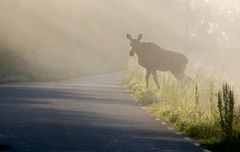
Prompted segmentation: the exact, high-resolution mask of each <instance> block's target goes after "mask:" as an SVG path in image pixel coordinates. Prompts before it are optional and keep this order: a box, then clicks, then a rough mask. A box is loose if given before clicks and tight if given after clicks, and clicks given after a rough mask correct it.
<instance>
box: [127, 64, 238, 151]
mask: <svg viewBox="0 0 240 152" xmlns="http://www.w3.org/2000/svg"><path fill="white" fill-rule="evenodd" d="M128 70H129V72H128V75H127V78H126V80H125V83H126V84H127V85H128V88H129V89H130V90H131V91H132V93H133V95H134V97H135V98H137V99H138V101H139V102H140V103H141V104H142V105H144V106H146V107H147V108H148V110H150V111H151V112H152V113H153V114H154V115H155V116H156V117H159V118H160V119H162V120H164V121H166V122H168V123H169V125H172V126H174V127H175V128H177V129H178V130H180V131H182V132H183V133H184V134H187V135H188V136H191V137H194V138H195V139H197V140H199V142H201V143H203V144H206V145H208V144H209V145H210V146H213V145H220V146H221V145H224V144H226V143H225V141H223V139H222V137H223V132H222V129H221V125H220V117H219V112H218V107H217V103H218V102H217V93H218V91H219V90H220V88H221V85H222V84H223V80H222V79H221V77H220V76H221V75H219V77H218V75H217V74H216V73H215V72H214V71H213V70H210V69H206V68H203V67H201V68H200V67H199V66H198V67H194V66H192V67H188V69H187V70H186V73H187V74H188V75H189V76H190V77H191V78H192V80H191V81H187V80H183V81H182V82H178V81H176V79H175V78H174V77H173V76H172V75H171V74H170V73H168V72H165V73H162V72H159V74H158V75H159V82H160V90H158V89H157V87H156V86H155V84H154V83H153V81H151V83H150V84H151V85H150V89H149V90H147V89H146V87H145V80H144V77H145V70H144V69H143V68H141V67H140V66H138V65H137V63H136V61H134V60H130V63H129V69H128ZM236 104H237V105H238V103H236ZM238 107H239V106H235V109H234V110H235V113H236V114H235V116H234V125H233V132H234V133H233V141H231V143H230V144H234V143H236V142H238V137H239V133H240V127H239V126H240V121H239V115H240V113H239V110H238V109H239V108H238ZM227 144H228V146H229V143H227ZM218 147H219V146H218ZM232 147H234V146H232ZM237 147H238V146H237ZM233 149H234V150H236V148H235V147H234V148H233ZM230 150H231V149H230Z"/></svg>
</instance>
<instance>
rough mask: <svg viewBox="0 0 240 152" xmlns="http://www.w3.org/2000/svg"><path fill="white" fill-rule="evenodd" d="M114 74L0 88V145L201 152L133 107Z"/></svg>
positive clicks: (34, 150)
mask: <svg viewBox="0 0 240 152" xmlns="http://www.w3.org/2000/svg"><path fill="white" fill-rule="evenodd" d="M122 77H123V73H121V72H116V73H111V74H103V75H98V76H89V77H84V78H79V79H72V80H66V81H59V82H48V83H22V84H21V83H18V84H3V85H0V144H7V145H8V146H10V147H11V149H10V150H9V151H16V152H20V151H21V152H42V151H43V152H45V151H47V152H48V151H49V152H202V151H203V149H202V148H201V147H198V146H196V145H194V143H193V142H192V141H189V139H187V138H184V137H183V136H182V135H179V134H176V132H175V131H174V130H172V129H171V128H170V129H169V128H168V127H167V126H166V125H163V124H162V123H161V121H157V120H155V118H153V117H152V116H151V115H150V114H149V113H147V112H146V111H145V110H144V109H143V108H142V107H141V106H139V105H138V103H137V102H135V101H134V100H133V99H132V97H131V96H130V95H129V93H128V92H127V91H126V90H125V89H124V88H122V87H119V82H120V80H121V79H122Z"/></svg>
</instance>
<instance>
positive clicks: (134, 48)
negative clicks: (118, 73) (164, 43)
mask: <svg viewBox="0 0 240 152" xmlns="http://www.w3.org/2000/svg"><path fill="white" fill-rule="evenodd" d="M142 37H143V36H142V34H139V35H138V37H137V39H133V38H132V36H131V35H130V34H127V39H129V40H130V46H131V47H132V49H131V51H130V52H129V55H130V56H134V54H135V53H136V51H137V50H138V48H139V46H140V45H139V44H140V43H141V42H140V40H141V39H142Z"/></svg>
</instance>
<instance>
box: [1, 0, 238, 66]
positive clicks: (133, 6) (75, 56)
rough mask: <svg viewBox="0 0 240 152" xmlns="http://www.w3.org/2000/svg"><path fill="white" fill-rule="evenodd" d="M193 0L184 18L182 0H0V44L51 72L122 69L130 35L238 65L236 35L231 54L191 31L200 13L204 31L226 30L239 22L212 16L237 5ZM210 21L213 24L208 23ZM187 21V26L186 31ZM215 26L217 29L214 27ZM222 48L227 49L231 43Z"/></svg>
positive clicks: (194, 56)
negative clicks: (141, 36)
mask: <svg viewBox="0 0 240 152" xmlns="http://www.w3.org/2000/svg"><path fill="white" fill-rule="evenodd" d="M220 1H221V4H222V5H221V6H220V3H219V2H220ZM192 2H194V3H192ZM199 2H200V1H199V0H198V1H196V0H192V1H190V3H189V9H190V12H191V11H192V12H193V13H189V12H188V13H189V14H187V11H186V10H185V5H184V4H185V1H184V0H119V1H116V0H49V1H44V0H21V1H19V0H1V1H0V7H1V9H0V40H1V44H2V45H5V46H7V47H8V48H10V49H11V50H13V51H15V52H17V53H21V54H22V55H23V56H24V57H25V58H27V59H28V60H30V61H31V62H34V63H37V64H41V65H42V66H45V67H48V68H50V67H52V68H55V69H56V68H60V69H61V68H76V69H80V70H87V69H90V68H95V69H99V68H103V69H104V68H106V69H108V68H113V69H114V68H119V67H124V66H125V65H126V63H127V60H128V52H129V50H130V46H129V42H128V40H127V39H126V38H125V37H126V36H125V35H126V33H131V34H132V35H133V36H137V35H138V34H139V33H143V40H144V41H153V42H156V43H157V44H158V45H160V46H161V47H162V48H166V49H170V50H173V51H178V52H181V53H184V54H186V55H187V56H188V57H189V58H190V60H191V59H193V60H196V59H199V60H202V61H205V60H206V59H208V61H214V62H215V60H216V62H217V61H219V58H221V57H222V58H227V59H230V60H231V59H233V62H236V63H240V62H238V61H237V57H240V55H239V53H238V51H236V50H237V48H239V47H238V45H237V43H236V42H235V41H237V38H238V37H236V35H235V37H234V35H230V36H232V38H233V37H234V39H231V42H234V45H235V44H236V45H235V47H234V49H232V50H231V49H229V50H231V51H232V52H231V53H229V51H228V52H227V51H225V50H224V49H225V48H224V47H222V46H218V43H217V42H212V41H210V40H209V39H208V38H206V37H204V36H205V35H203V36H202V37H201V39H194V36H195V35H196V33H197V32H199V33H203V32H202V31H201V30H203V29H204V28H203V27H204V26H203V25H201V20H204V17H201V15H202V16H204V13H202V14H201V12H200V10H201V11H202V10H204V11H203V12H205V21H206V20H207V19H208V21H209V22H207V21H206V23H207V28H211V26H212V30H213V29H215V30H216V29H218V31H220V30H221V29H220V28H222V29H224V28H223V27H228V29H231V26H233V25H234V24H236V25H238V23H239V22H238V21H234V23H233V24H226V23H228V22H226V20H223V19H222V20H220V19H219V16H223V15H219V13H218V14H217V13H215V12H217V10H218V9H222V10H224V9H226V11H225V12H227V11H228V10H227V9H233V8H232V6H239V3H238V2H237V1H236V0H231V1H229V2H231V3H230V4H229V3H226V4H225V3H223V1H222V0H213V1H211V2H208V3H201V5H200V3H199ZM202 2H206V1H205V0H202ZM214 2H215V3H214ZM198 3H199V4H198ZM194 4H195V5H194ZM196 4H198V5H196ZM203 4H204V5H203ZM214 4H219V7H217V6H218V5H216V6H215V5H214ZM200 6H201V7H200ZM191 9H194V11H193V10H191ZM236 12H238V7H234V11H232V12H228V13H232V15H231V16H233V17H234V15H235V16H236V15H237V14H236ZM199 14H200V15H199ZM206 14H207V15H208V16H207V15H206ZM216 14H217V15H216ZM194 15H195V16H194ZM238 15H239V14H238ZM199 16H200V17H199ZM198 17H199V18H198ZM207 17H208V18H207ZM213 21H216V22H217V21H218V22H217V23H218V24H213V25H208V24H210V23H212V22H213ZM220 21H221V22H220ZM187 23H189V24H191V25H192V27H193V28H191V27H189V29H186V27H188V26H186V24H187ZM223 23H224V24H223ZM236 25H234V28H233V29H235V28H236ZM198 26H199V27H198ZM218 26H219V27H220V28H216V27H218ZM198 29H201V30H199V31H198ZM237 30H238V29H236V31H237ZM186 31H188V32H189V33H190V34H189V33H188V34H186ZM191 32H192V33H191ZM194 32H195V33H194ZM212 32H214V31H212ZM215 33H216V32H215ZM233 33H234V32H233ZM235 33H236V32H235ZM194 34H195V35H194ZM197 34H198V33H197ZM223 34H224V33H223ZM226 34H228V33H226ZM199 35H200V34H199ZM198 37H200V36H198ZM216 37H221V36H215V37H214V38H216ZM191 38H192V39H193V40H192V41H190V40H189V39H191ZM186 40H189V42H188V43H190V44H188V43H186ZM207 43H210V44H214V47H212V48H209V47H207V46H208V45H209V44H208V45H206V46H205V45H204V44H207ZM191 44H192V46H187V45H191ZM219 44H223V43H222V42H220V43H219ZM226 45H227V43H226ZM228 45H231V46H233V44H232V43H228ZM219 48H220V49H219ZM226 48H227V47H226ZM218 51H219V52H218ZM216 52H217V53H216ZM225 53H226V54H228V55H229V56H228V55H227V56H226V55H224V54H225ZM212 58H214V59H212ZM224 61H225V60H224ZM236 63H235V64H236ZM224 65H225V63H224ZM228 67H229V66H228ZM233 69H234V68H233Z"/></svg>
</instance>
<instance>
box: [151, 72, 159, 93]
mask: <svg viewBox="0 0 240 152" xmlns="http://www.w3.org/2000/svg"><path fill="white" fill-rule="evenodd" d="M152 74H153V79H154V81H155V83H156V85H157V88H158V89H160V85H159V81H158V75H157V71H156V70H155V71H153V72H152Z"/></svg>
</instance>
